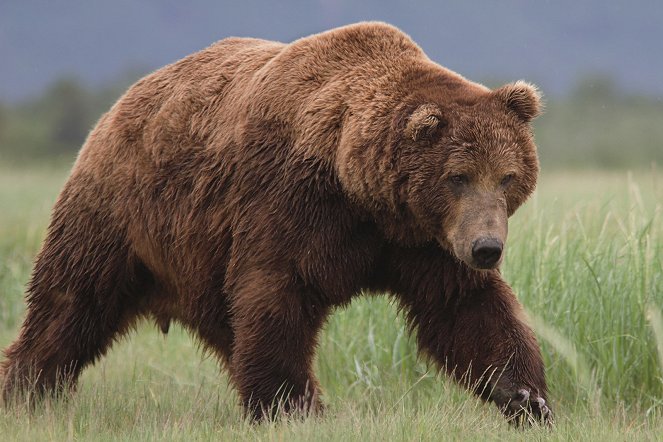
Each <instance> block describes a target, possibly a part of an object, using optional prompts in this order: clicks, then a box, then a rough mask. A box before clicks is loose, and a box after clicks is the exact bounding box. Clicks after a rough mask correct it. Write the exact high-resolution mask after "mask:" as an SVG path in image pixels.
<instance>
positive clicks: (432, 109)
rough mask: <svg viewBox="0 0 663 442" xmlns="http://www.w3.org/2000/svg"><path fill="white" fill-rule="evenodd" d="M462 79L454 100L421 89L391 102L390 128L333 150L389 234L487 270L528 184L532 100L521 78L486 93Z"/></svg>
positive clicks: (343, 173) (532, 161)
mask: <svg viewBox="0 0 663 442" xmlns="http://www.w3.org/2000/svg"><path fill="white" fill-rule="evenodd" d="M467 83H468V84H470V85H472V87H471V88H470V89H468V90H467V91H463V90H462V88H459V89H460V90H459V91H458V92H457V94H456V95H454V96H453V98H450V96H449V94H448V92H445V93H444V94H443V95H442V96H441V95H439V94H437V95H436V93H434V92H431V90H430V89H423V90H419V91H418V92H415V93H411V94H409V95H408V96H407V98H405V99H403V102H402V103H399V104H397V105H394V110H393V113H392V115H391V119H392V123H391V125H390V126H391V127H390V130H388V131H387V130H385V131H383V132H384V135H383V136H382V137H380V136H379V135H375V136H373V137H366V136H364V137H361V136H357V137H356V139H357V140H362V139H363V142H359V144H360V145H361V147H360V148H357V143H353V144H355V147H354V148H351V149H348V150H347V151H346V152H345V155H341V157H342V158H343V163H342V167H340V178H341V181H342V182H343V183H344V185H345V187H346V188H348V189H349V191H350V193H353V194H354V195H355V197H356V198H357V199H358V200H360V201H363V202H364V203H365V205H367V206H368V207H372V209H373V212H374V214H375V218H376V219H377V220H378V224H381V225H382V227H383V228H384V231H385V232H386V234H387V235H388V236H389V237H390V238H391V240H393V241H395V242H401V243H406V244H412V243H413V242H414V243H416V242H422V241H430V240H434V241H437V242H438V243H439V245H440V246H441V247H443V248H444V249H446V250H448V251H449V252H450V253H451V254H452V255H454V256H455V257H456V258H457V259H458V260H460V261H462V262H463V263H465V264H466V265H468V266H469V267H471V268H474V269H493V268H496V267H498V266H499V265H500V263H501V261H502V257H503V251H504V245H505V243H506V237H507V221H508V217H509V216H511V215H512V214H513V213H514V212H515V210H516V209H517V208H518V207H519V206H520V205H521V204H522V203H523V202H524V201H525V200H526V199H527V198H528V196H529V195H530V194H531V193H532V191H533V190H534V188H535V186H536V180H537V175H538V171H539V165H538V159H537V153H536V146H535V144H534V140H533V135H532V131H531V126H530V123H531V121H532V119H533V118H535V117H536V116H537V115H538V114H539V113H540V111H541V98H540V94H539V91H538V90H537V88H536V87H535V86H533V85H530V84H528V83H525V82H522V81H519V82H516V83H512V84H508V85H505V86H503V87H501V88H498V89H496V90H492V91H491V90H489V89H487V88H484V87H483V86H480V85H476V84H474V83H469V82H467ZM384 113H385V112H384V111H382V114H384ZM374 121H375V120H374ZM364 132H367V131H366V130H364ZM371 138H372V139H373V143H371V142H370V141H367V140H370V139H371ZM376 140H377V141H376ZM341 153H342V154H343V153H344V152H343V151H342V152H341Z"/></svg>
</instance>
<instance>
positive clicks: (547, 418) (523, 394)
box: [504, 388, 553, 426]
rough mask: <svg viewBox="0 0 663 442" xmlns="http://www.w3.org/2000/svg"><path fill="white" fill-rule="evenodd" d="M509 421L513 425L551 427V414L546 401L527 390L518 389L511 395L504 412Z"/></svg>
mask: <svg viewBox="0 0 663 442" xmlns="http://www.w3.org/2000/svg"><path fill="white" fill-rule="evenodd" d="M504 412H505V414H506V415H507V416H508V418H509V421H510V422H512V423H514V424H515V425H518V426H521V425H531V424H534V423H543V424H544V425H552V423H553V420H552V412H551V411H550V408H549V407H548V405H546V400H545V399H544V398H542V397H539V396H538V395H536V394H533V393H531V392H530V391H529V390H527V389H524V388H523V389H520V390H518V391H517V392H516V394H515V395H513V397H512V399H511V400H510V401H509V402H508V404H507V405H506V407H505V410H504Z"/></svg>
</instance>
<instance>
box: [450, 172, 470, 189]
mask: <svg viewBox="0 0 663 442" xmlns="http://www.w3.org/2000/svg"><path fill="white" fill-rule="evenodd" d="M449 181H451V183H452V184H453V185H455V186H462V185H464V184H467V183H468V182H469V181H470V179H469V178H468V176H467V175H465V174H462V173H461V174H458V175H453V176H451V177H450V178H449Z"/></svg>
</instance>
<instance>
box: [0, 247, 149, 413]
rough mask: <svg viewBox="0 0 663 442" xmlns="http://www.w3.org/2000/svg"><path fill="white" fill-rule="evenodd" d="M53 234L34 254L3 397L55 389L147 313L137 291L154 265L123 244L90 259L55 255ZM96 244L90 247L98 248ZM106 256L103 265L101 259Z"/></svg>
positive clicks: (2, 380) (8, 354) (4, 370)
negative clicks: (129, 253)
mask: <svg viewBox="0 0 663 442" xmlns="http://www.w3.org/2000/svg"><path fill="white" fill-rule="evenodd" d="M52 247H53V242H52V241H50V242H49V241H48V239H47V242H46V244H45V247H44V249H43V251H42V252H41V254H40V256H39V258H38V259H37V262H36V265H35V270H34V272H33V276H32V281H31V283H30V286H29V288H28V294H27V301H28V307H27V313H26V317H25V320H24V322H23V325H22V327H21V331H20V334H19V337H18V338H17V339H16V341H15V342H13V343H12V344H11V345H10V346H9V347H8V348H7V349H6V350H5V360H4V361H3V362H2V364H1V365H0V387H1V388H2V396H3V398H4V400H5V402H12V401H14V400H16V399H19V398H24V399H28V400H31V398H40V397H42V396H44V395H46V394H57V393H59V392H61V391H63V390H66V387H72V386H74V385H75V383H76V381H77V378H78V376H79V374H80V372H81V370H82V369H83V368H84V367H85V366H87V365H89V364H91V363H93V362H94V361H95V360H97V359H98V358H99V357H101V356H103V355H104V354H105V352H106V351H107V350H108V348H109V347H110V345H111V344H112V342H113V341H114V340H115V339H117V338H118V337H119V336H120V335H122V334H123V333H124V332H126V331H127V330H128V329H129V328H130V327H131V326H132V325H133V324H134V323H135V321H136V319H137V318H138V317H139V316H140V315H141V314H142V311H141V306H140V302H139V301H140V299H141V298H140V294H139V292H140V291H141V290H142V289H144V287H142V286H143V285H145V284H149V272H147V271H146V269H145V268H144V267H143V266H141V265H137V264H136V263H134V264H133V265H130V264H129V263H128V262H129V260H128V259H127V257H126V252H125V253H122V252H121V250H126V248H125V247H114V248H105V249H104V250H103V253H100V254H98V255H96V259H95V260H94V261H92V260H90V259H83V260H78V261H77V260H76V259H74V260H73V262H72V261H69V263H68V264H70V266H66V265H65V266H62V265H57V264H62V261H59V260H58V259H53V258H54V256H67V255H66V254H61V253H59V254H54V252H53V250H52ZM92 252H94V251H91V254H90V255H86V256H93V255H94V253H92ZM102 264H103V265H102Z"/></svg>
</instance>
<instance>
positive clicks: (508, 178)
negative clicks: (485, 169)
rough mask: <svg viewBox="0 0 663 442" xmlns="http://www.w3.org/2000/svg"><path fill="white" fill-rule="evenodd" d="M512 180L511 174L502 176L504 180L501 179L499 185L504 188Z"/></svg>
mask: <svg viewBox="0 0 663 442" xmlns="http://www.w3.org/2000/svg"><path fill="white" fill-rule="evenodd" d="M511 180H513V174H512V173H510V174H508V175H504V178H502V181H501V182H500V184H501V185H503V186H506V185H507V184H509V183H510V182H511Z"/></svg>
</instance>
